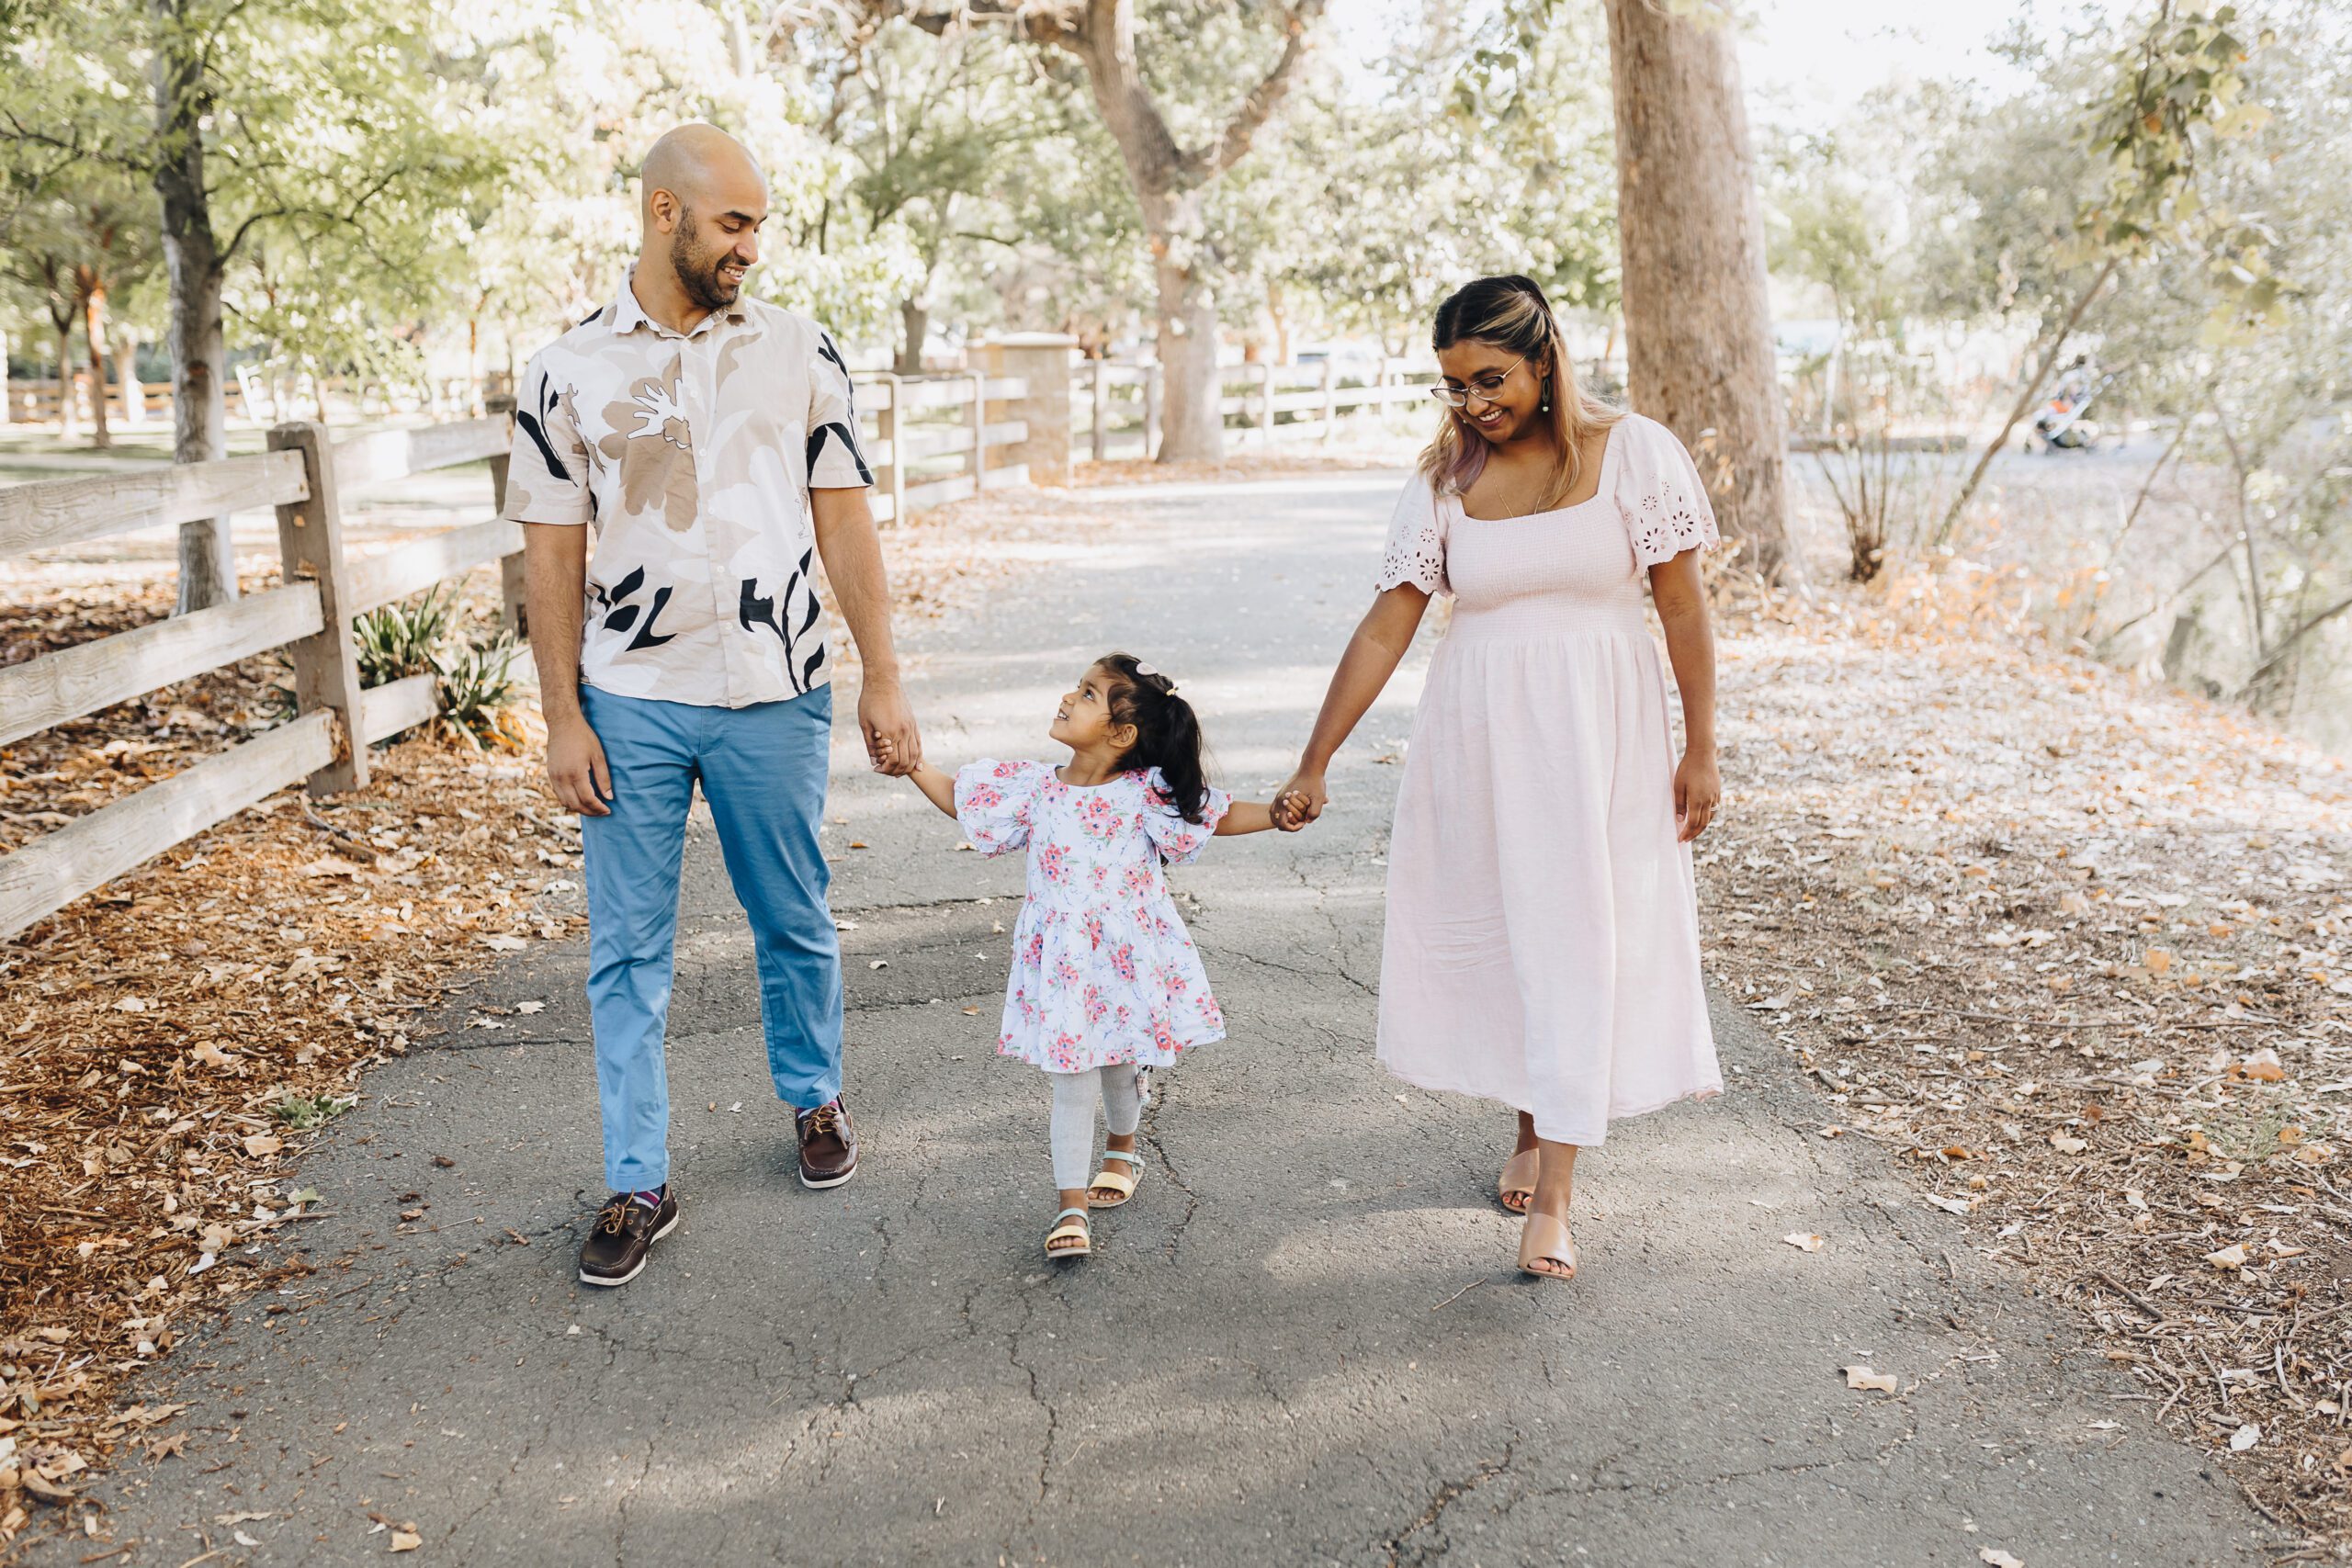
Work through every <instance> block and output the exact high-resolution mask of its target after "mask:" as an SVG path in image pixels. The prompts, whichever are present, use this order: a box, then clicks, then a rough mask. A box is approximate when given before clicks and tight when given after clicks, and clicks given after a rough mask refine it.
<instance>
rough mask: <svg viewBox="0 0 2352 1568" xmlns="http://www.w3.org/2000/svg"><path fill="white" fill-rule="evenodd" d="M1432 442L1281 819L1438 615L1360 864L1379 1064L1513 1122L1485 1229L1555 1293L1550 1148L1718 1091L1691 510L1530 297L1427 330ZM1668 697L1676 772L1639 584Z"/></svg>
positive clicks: (1442, 317)
mask: <svg viewBox="0 0 2352 1568" xmlns="http://www.w3.org/2000/svg"><path fill="white" fill-rule="evenodd" d="M1434 338H1435V346H1436V349H1437V355H1438V366H1439V368H1440V369H1441V370H1442V372H1443V374H1444V378H1445V379H1444V384H1443V385H1442V386H1441V387H1439V388H1437V389H1435V390H1436V392H1437V395H1438V398H1439V400H1440V401H1442V402H1443V403H1444V404H1445V405H1446V414H1445V421H1444V423H1443V425H1442V427H1441V428H1440V430H1439V432H1438V434H1437V438H1436V440H1434V441H1433V442H1431V443H1430V448H1429V450H1428V451H1427V452H1425V453H1424V454H1422V457H1421V463H1420V472H1419V474H1417V475H1416V476H1415V477H1414V479H1413V480H1412V481H1411V482H1410V483H1409V484H1408V485H1407V486H1406V487H1405V493H1404V496H1403V497H1402V499H1400V500H1399V501H1398V502H1397V513H1396V517H1395V519H1394V522H1393V523H1392V525H1391V528H1390V533H1389V541H1388V554H1387V558H1386V561H1385V564H1384V566H1383V567H1382V570H1381V575H1380V580H1379V582H1378V584H1377V589H1378V596H1377V597H1376V598H1375V599H1374V601H1373V604H1372V609H1371V610H1370V612H1369V613H1367V614H1366V615H1365V616H1364V618H1363V622H1362V623H1361V624H1360V625H1359V626H1357V627H1356V631H1355V636H1354V637H1352V638H1351V640H1350V641H1349V643H1348V649H1347V652H1346V654H1345V655H1344V656H1343V657H1342V658H1341V659H1340V666H1339V669H1338V671H1336V672H1334V674H1333V675H1332V677H1331V685H1330V690H1329V693H1328V694H1326V695H1325V697H1324V699H1323V710H1322V713H1321V715H1320V716H1319V717H1317V720H1316V723H1315V732H1314V735H1313V737H1312V739H1309V740H1308V741H1307V745H1306V752H1305V754H1304V756H1303V757H1302V758H1301V759H1300V762H1299V770H1298V773H1297V775H1296V776H1295V778H1293V779H1292V781H1291V782H1290V784H1288V785H1286V786H1285V787H1284V791H1283V794H1284V795H1291V794H1292V793H1294V792H1295V793H1296V795H1300V796H1302V797H1304V806H1303V807H1302V811H1301V815H1302V816H1304V817H1305V818H1307V819H1312V818H1314V817H1315V816H1317V815H1318V814H1319V813H1320V812H1321V810H1322V807H1323V805H1324V802H1325V800H1326V791H1325V786H1324V772H1325V769H1326V768H1327V767H1328V766H1329V762H1330V759H1331V756H1332V753H1334V752H1335V751H1337V750H1339V749H1340V744H1341V743H1342V742H1343V741H1345V740H1346V739H1347V738H1348V735H1349V732H1350V731H1351V730H1352V729H1354V728H1355V726H1356V722H1357V720H1359V719H1361V718H1362V717H1363V715H1364V711H1365V710H1366V709H1367V708H1369V707H1371V705H1372V704H1373V702H1374V699H1375V698H1377V697H1378V696H1379V695H1380V692H1381V689H1382V688H1383V687H1384V686H1385V685H1386V684H1387V683H1388V678H1389V677H1390V676H1391V675H1392V674H1394V673H1395V672H1396V669H1397V664H1398V662H1399V661H1400V660H1402V659H1403V658H1404V656H1405V652H1406V649H1408V648H1409V647H1410V646H1411V645H1412V641H1413V637H1414V633H1415V631H1416V629H1417V628H1418V627H1419V625H1420V621H1421V614H1422V612H1423V611H1424V610H1425V609H1426V608H1427V607H1428V605H1429V602H1430V595H1431V594H1433V593H1441V592H1446V593H1451V594H1453V600H1454V605H1453V622H1452V625H1451V626H1449V627H1448V629H1447V631H1446V635H1445V639H1444V641H1443V642H1442V643H1441V644H1440V645H1439V647H1438V649H1437V652H1436V654H1435V655H1434V657H1432V658H1431V660H1430V669H1429V678H1428V682H1427V684H1426V685H1425V687H1424V688H1423V690H1422V694H1421V701H1420V706H1419V710H1418V711H1417V712H1416V713H1415V715H1414V717H1413V732H1412V744H1411V748H1410V750H1409V751H1408V755H1407V757H1406V760H1405V776H1404V780H1403V783H1402V784H1401V786H1400V787H1399V789H1398V791H1397V824H1396V830H1395V833H1394V835H1393V837H1392V841H1391V843H1390V845H1389V852H1388V919H1387V931H1386V936H1385V942H1384V944H1383V949H1382V954H1381V967H1380V1035H1379V1056H1380V1060H1381V1063H1382V1065H1383V1066H1385V1067H1387V1069H1388V1070H1389V1071H1390V1072H1392V1073H1394V1074H1396V1075H1397V1077H1401V1078H1404V1079H1406V1080H1407V1081H1408V1082H1410V1083H1414V1084H1418V1085H1420V1086H1421V1087H1423V1088H1425V1089H1446V1090H1450V1091H1452V1092H1454V1093H1459V1094H1473V1095H1478V1096H1482V1097H1484V1098H1486V1099H1488V1100H1500V1101H1502V1102H1503V1103H1504V1104H1506V1105H1509V1106H1510V1107H1512V1108H1513V1109H1514V1110H1516V1111H1518V1112H1519V1140H1518V1144H1517V1145H1516V1146H1515V1148H1514V1150H1513V1152H1512V1154H1511V1156H1510V1159H1509V1160H1508V1161H1507V1162H1506V1163H1505V1164H1504V1166H1503V1169H1502V1176H1501V1179H1500V1181H1499V1183H1498V1191H1499V1195H1500V1197H1501V1201H1502V1202H1503V1205H1504V1206H1505V1207H1506V1208H1508V1209H1510V1211H1512V1212H1513V1213H1524V1214H1525V1215H1526V1216H1527V1223H1526V1225H1525V1227H1524V1230H1523V1232H1522V1234H1521V1242H1520V1250H1519V1264H1520V1267H1521V1269H1525V1270H1526V1271H1527V1272H1529V1273H1531V1274H1537V1275H1544V1276H1548V1277H1552V1278H1559V1279H1565V1278H1566V1277H1567V1276H1569V1275H1571V1274H1573V1273H1574V1272H1575V1271H1576V1267H1577V1256H1576V1248H1575V1246H1574V1244H1573V1243H1572V1242H1571V1240H1570V1238H1569V1235H1568V1224H1567V1220H1568V1197H1569V1191H1570V1183H1571V1179H1572V1177H1573V1175H1574V1172H1575V1168H1576V1158H1577V1150H1578V1149H1580V1148H1589V1147H1592V1146H1594V1145H1598V1144H1600V1142H1601V1140H1602V1138H1603V1136H1604V1135H1605V1134H1606V1133H1607V1131H1608V1126H1609V1122H1610V1121H1611V1118H1614V1117H1619V1116H1634V1115H1638V1114H1640V1113H1641V1112H1643V1111H1654V1110H1656V1109H1657V1108H1658V1107H1660V1106H1663V1105H1668V1104H1670V1103H1672V1102H1673V1101H1675V1100H1684V1099H1691V1098H1699V1099H1703V1098H1706V1097H1708V1096H1710V1095H1713V1094H1716V1093H1719V1092H1721V1090H1722V1088H1723V1077H1722V1073H1721V1070H1720V1069H1719V1068H1718V1067H1717V1066H1716V1063H1715V1047H1714V1036H1713V1031H1712V1030H1711V1028H1710V1027H1709V1025H1708V1021H1707V1002H1706V993H1705V988H1704V987H1703V985H1702V982H1701V980H1700V976H1699V919H1698V903H1697V895H1696V890H1695V886H1694V884H1693V881H1692V876H1691V847H1690V846H1691V840H1693V839H1695V838H1697V837H1698V836H1699V834H1700V833H1701V832H1702V831H1703V830H1704V829H1705V828H1706V826H1707V822H1708V819H1709V818H1711V817H1712V816H1713V813H1714V809H1715V805H1716V802H1717V800H1718V799H1719V797H1720V796H1721V795H1722V788H1723V786H1722V781H1721V779H1720V777H1719V776H1718V774H1717V773H1716V770H1715V737H1714V642H1713V634H1712V632H1711V631H1710V629H1709V626H1708V622H1707V609H1706V598H1705V595H1704V593H1703V592H1702V589H1701V586H1700V579H1699V558H1698V553H1697V552H1698V551H1699V550H1701V549H1702V548H1705V547H1709V546H1712V545H1713V544H1715V543H1716V542H1717V540H1716V536H1715V525H1714V516H1713V512H1712V511H1711V510H1710V508H1709V507H1708V504H1707V495H1706V490H1705V487H1704V486H1703V485H1702V484H1701V482H1700V479H1699V474H1698V470H1697V469H1696V468H1694V467H1693V466H1692V464H1691V457H1690V455H1689V454H1688V453H1687V452H1685V451H1684V450H1683V448H1682V446H1681V444H1680V443H1679V442H1678V441H1677V440H1676V439H1675V438H1674V435H1673V434H1672V433H1671V432H1669V431H1668V430H1667V428H1666V427H1665V426H1664V425H1661V424H1659V423H1657V422H1656V421H1653V420H1647V419H1644V418H1642V417H1641V416H1640V415H1638V414H1632V413H1625V412H1620V411H1618V410H1614V409H1611V408H1608V407H1606V406H1605V405H1603V404H1601V403H1599V402H1597V401H1595V400H1592V399H1590V398H1589V397H1587V396H1585V395H1584V394H1583V393H1582V392H1580V391H1579V390H1578V389H1577V383H1576V378H1575V372H1574V369H1573V368H1572V367H1571V365H1570V363H1569V360H1568V356H1567V354H1566V348H1565V344H1564V343H1563V341H1562V338H1561V335H1560V329H1559V326H1558V324H1557V322H1555V321H1554V320H1553V316H1552V310H1551V307H1550V305H1549V304H1548V303H1547V302H1546V301H1545V299H1544V294H1543V291H1542V290H1541V289H1540V288H1537V287H1536V286H1535V285H1534V283H1532V281H1530V280H1529V279H1527V278H1524V277H1517V276H1510V277H1486V278H1480V279H1478V280H1477V281H1476V282H1475V283H1472V284H1470V285H1468V286H1467V287H1465V288H1463V289H1461V290H1460V291H1459V292H1457V293H1455V294H1454V295H1453V297H1452V298H1450V299H1447V300H1446V301H1445V303H1444V304H1443V305H1442V306H1441V307H1440V308H1439V310H1438V315H1437V327H1436V332H1435V334H1434ZM1645 573H1646V575H1647V576H1648V578H1649V585H1650V596H1651V598H1652V600H1653V601H1654V602H1655V603H1656V604H1657V611H1658V618H1659V620H1660V622H1661V623H1662V624H1663V625H1664V626H1665V629H1666V646H1667V653H1668V657H1669V658H1670V659H1671V660H1673V663H1674V675H1675V682H1676V684H1677V685H1678V686H1679V688H1680V691H1681V694H1682V728H1683V737H1684V746H1683V751H1682V756H1681V759H1680V761H1679V762H1678V761H1676V759H1675V756H1674V750H1673V744H1674V742H1673V733H1672V729H1671V726H1670V723H1669V720H1668V712H1667V688H1666V677H1665V671H1663V669H1662V668H1661V667H1660V664H1659V661H1658V656H1657V644H1656V643H1655V642H1654V641H1653V639H1652V637H1651V636H1650V631H1649V626H1648V623H1647V621H1646V619H1645V616H1644V615H1643V611H1642V578H1643V576H1644V575H1645Z"/></svg>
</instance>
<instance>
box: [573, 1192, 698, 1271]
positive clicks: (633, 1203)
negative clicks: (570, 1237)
mask: <svg viewBox="0 0 2352 1568" xmlns="http://www.w3.org/2000/svg"><path fill="white" fill-rule="evenodd" d="M661 1192H662V1201H661V1203H660V1205H659V1206H658V1207H657V1206H655V1205H653V1204H650V1203H644V1202H640V1201H639V1200H638V1196H637V1194H636V1193H634V1192H616V1193H614V1194H613V1195H612V1196H611V1197H609V1198H607V1199H605V1206H604V1207H603V1208H601V1209H599V1210H597V1211H596V1220H595V1223H594V1224H592V1225H591V1226H590V1227H589V1229H588V1239H587V1240H586V1241H584V1242H582V1243H581V1244H580V1282H581V1283H582V1284H583V1285H626V1284H628V1282H629V1281H630V1280H634V1279H636V1278H637V1277H638V1276H639V1274H642V1273H644V1272H645V1260H646V1258H647V1257H648V1256H650V1254H651V1253H652V1251H653V1244H654V1243H655V1242H657V1241H660V1240H661V1239H662V1237H663V1236H665V1235H669V1234H670V1233H671V1232H672V1231H673V1230H675V1229H677V1228H678V1200H677V1196H676V1194H674V1193H673V1192H672V1191H671V1190H670V1186H669V1183H667V1182H663V1183H662V1188H661Z"/></svg>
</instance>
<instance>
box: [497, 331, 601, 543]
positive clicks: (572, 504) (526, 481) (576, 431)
mask: <svg viewBox="0 0 2352 1568" xmlns="http://www.w3.org/2000/svg"><path fill="white" fill-rule="evenodd" d="M546 360H547V355H545V354H544V353H542V354H540V355H537V356H535V357H534V358H533V359H532V361H531V363H530V365H529V366H528V367H526V369H525V370H524V372H523V385H522V395H521V396H520V397H518V398H517V399H516V400H515V452H514V456H513V457H510V458H509V459H508V460H507V464H506V507H505V515H506V519H507V521H508V522H510V523H560V524H565V525H570V526H573V527H578V526H581V525H584V524H586V523H588V522H589V521H590V520H591V519H592V518H593V517H594V515H595V502H594V500H593V499H592V497H591V495H590V492H589V489H588V480H589V473H588V444H587V443H586V442H584V441H582V439H581V438H580V421H579V419H578V418H577V417H576V416H575V415H574V413H573V412H572V401H571V388H570V387H568V386H565V385H563V384H561V383H560V382H559V381H558V380H557V379H556V378H554V377H553V376H551V375H550V374H549V373H548V367H547V364H546Z"/></svg>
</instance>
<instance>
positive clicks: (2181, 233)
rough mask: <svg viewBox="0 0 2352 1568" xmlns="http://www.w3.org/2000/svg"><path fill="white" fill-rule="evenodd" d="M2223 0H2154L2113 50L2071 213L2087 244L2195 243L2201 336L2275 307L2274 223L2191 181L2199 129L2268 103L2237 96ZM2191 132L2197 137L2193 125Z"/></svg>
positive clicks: (2251, 323)
mask: <svg viewBox="0 0 2352 1568" xmlns="http://www.w3.org/2000/svg"><path fill="white" fill-rule="evenodd" d="M2237 26H2238V13H2237V9H2236V7H2235V6H2221V7H2219V8H2218V9H2215V10H2212V11H2210V12H2199V11H2198V10H2195V9H2192V10H2191V11H2190V12H2189V14H2188V15H2186V16H2176V14H2175V6H2174V4H2173V0H2165V4H2164V5H2163V6H2162V7H2161V8H2160V9H2159V11H2158V12H2157V15H2156V17H2155V18H2154V20H2153V21H2152V22H2150V23H2149V25H2148V27H2147V28H2146V30H2145V32H2144V33H2143V35H2142V36H2141V38H2140V39H2139V40H2138V41H2137V43H2136V44H2135V45H2134V46H2133V47H2132V48H2131V49H2129V50H2126V51H2121V52H2120V53H2119V54H2118V55H2116V56H2115V57H2114V58H2113V60H2112V62H2111V66H2110V71H2109V82H2108V84H2107V85H2106V88H2105V90H2104V91H2103V92H2102V93H2100V94H2099V95H2098V96H2096V97H2095V98H2094V99H2093V100H2092V101H2091V103H2090V104H2089V106H2088V107H2087V109H2086V118H2087V120H2088V123H2089V128H2090V129H2089V138H2088V140H2089V142H2090V148H2091V152H2093V154H2094V155H2096V156H2097V157H2098V158H2099V159H2100V160H2101V161H2102V162H2103V163H2104V164H2105V166H2106V172H2107V177H2106V180H2105V182H2104V184H2103V185H2102V186H2100V187H2099V188H2098V191H2097V192H2096V193H2095V194H2094V196H2093V197H2092V198H2091V199H2090V200H2089V201H2088V202H2086V204H2085V206H2084V208H2083V209H2082V211H2081V212H2080V213H2079V214H2078V216H2077V218H2076V222H2075V227H2076V230H2077V231H2078V233H2079V235H2080V237H2081V239H2082V240H2083V242H2084V243H2085V249H2086V251H2087V252H2089V253H2090V254H2120V255H2124V256H2129V257H2133V258H2142V257H2145V256H2147V255H2148V254H2151V253H2152V252H2153V251H2154V250H2155V249H2156V248H2157V247H2159V246H2162V245H2166V244H2171V245H2177V246H2180V247H2182V248H2184V249H2187V250H2189V251H2193V252H2199V253H2202V254H2204V256H2205V258H2206V267H2207V271H2208V274H2209V281H2210V284H2211V289H2212V292H2213V294H2214V295H2215V297H2216V298H2215V301H2214V305H2213V309H2212V311H2211V315H2210V316H2209V319H2208V326H2207V330H2206V337H2207V340H2208V342H2209V343H2218V342H2220V341H2221V340H2222V339H2223V338H2224V337H2226V336H2228V335H2229V334H2231V333H2237V332H2243V331H2245V330H2247V329H2249V328H2253V327H2257V326H2262V325H2276V324H2278V322H2279V321H2283V320H2284V319H2285V306H2286V290H2285V288H2284V286H2283V285H2282V282H2281V280H2280V279H2279V278H2278V276H2276V275H2275V274H2274V273H2273V272H2272V270H2271V265H2270V256H2269V252H2270V250H2271V248H2272V247H2273V246H2275V245H2276V244H2277V243H2278V235H2277V234H2276V233H2275V232H2274V231H2272V230H2271V229H2270V228H2269V227H2268V226H2267V224H2264V223H2262V222H2260V221H2259V220H2253V219H2248V218H2244V217H2241V216H2238V215H2236V214H2234V213H2233V212H2232V210H2231V209H2228V208H2227V207H2218V206H2215V205H2213V204H2212V203H2211V201H2210V200H2208V199H2206V198H2205V197H2204V195H2203V193H2201V192H2200V191H2199V186H2198V178H2197V175H2198V167H2199V143H2200V140H2202V141H2227V140H2229V139H2232V138H2237V137H2246V136H2251V135H2253V134H2254V133H2255V132H2256V131H2258V130H2261V129H2262V128H2263V127H2264V126H2266V125H2267V124H2268V123H2269V121H2270V118H2271V114H2270V110H2269V109H2268V108H2267V107H2265V106H2264V105H2262V104H2260V103H2257V102H2254V101H2251V100H2249V99H2248V98H2247V97H2246V76H2245V64H2246V61H2247V58H2248V51H2249V49H2250V48H2251V47H2256V46H2267V45H2268V44H2270V43H2272V42H2274V41H2275V34H2273V33H2272V32H2271V31H2269V30H2268V29H2265V30H2264V31H2263V33H2262V35H2261V37H2260V39H2258V40H2257V44H2256V45H2249V44H2247V43H2245V42H2242V41H2241V39H2240V38H2239V35H2238V32H2237V30H2236V29H2237ZM2200 132H2201V133H2202V136H2201V138H2200V134H2199V133H2200Z"/></svg>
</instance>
